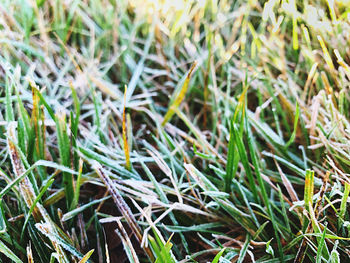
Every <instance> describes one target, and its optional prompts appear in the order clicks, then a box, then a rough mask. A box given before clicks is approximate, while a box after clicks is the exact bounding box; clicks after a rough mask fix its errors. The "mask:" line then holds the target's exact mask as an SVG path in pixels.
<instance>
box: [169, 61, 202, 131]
mask: <svg viewBox="0 0 350 263" xmlns="http://www.w3.org/2000/svg"><path fill="white" fill-rule="evenodd" d="M196 65H197V62H194V63H193V64H192V66H191V68H190V70H189V71H188V73H187V76H186V79H185V82H184V84H183V85H182V88H181V90H180V92H179V95H178V96H177V97H176V98H175V100H174V102H173V103H172V104H171V105H170V106H169V109H168V111H167V113H166V114H165V116H164V119H163V122H162V126H164V125H165V124H166V123H167V122H168V121H170V119H171V118H172V116H173V115H174V113H175V111H174V109H175V108H178V107H179V106H180V104H181V102H182V101H183V99H184V98H185V95H186V92H187V90H188V86H189V83H190V80H191V76H192V72H193V70H194V68H195V67H196Z"/></svg>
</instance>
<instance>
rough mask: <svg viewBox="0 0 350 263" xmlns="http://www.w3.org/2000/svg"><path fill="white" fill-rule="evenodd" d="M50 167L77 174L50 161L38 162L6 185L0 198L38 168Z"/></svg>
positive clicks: (0, 193)
mask: <svg viewBox="0 0 350 263" xmlns="http://www.w3.org/2000/svg"><path fill="white" fill-rule="evenodd" d="M41 165H42V166H45V167H51V168H54V169H58V170H61V171H64V172H68V173H71V174H77V173H76V172H75V171H73V170H71V169H69V168H67V167H65V166H63V165H59V164H56V163H54V162H50V161H44V160H39V161H37V162H35V163H34V164H33V165H32V166H30V167H29V168H28V169H27V170H26V171H25V172H24V173H22V174H20V175H19V176H17V177H16V178H15V179H14V180H13V181H12V182H11V183H9V184H7V185H6V187H5V188H3V189H2V190H1V192H0V198H2V197H3V196H4V195H5V194H6V193H7V192H8V191H10V190H11V189H12V188H13V187H14V186H15V185H17V184H18V183H19V182H20V181H21V180H22V179H23V178H25V177H26V176H27V175H29V174H30V173H31V172H32V171H33V170H34V169H35V168H36V167H38V166H41Z"/></svg>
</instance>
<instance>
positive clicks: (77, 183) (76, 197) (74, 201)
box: [71, 159, 83, 209]
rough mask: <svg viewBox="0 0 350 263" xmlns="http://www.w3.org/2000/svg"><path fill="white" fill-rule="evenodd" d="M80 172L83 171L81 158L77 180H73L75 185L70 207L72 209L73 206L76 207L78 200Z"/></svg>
mask: <svg viewBox="0 0 350 263" xmlns="http://www.w3.org/2000/svg"><path fill="white" fill-rule="evenodd" d="M82 173H83V160H82V159H79V173H78V177H77V181H76V182H75V186H74V198H73V202H72V207H71V209H74V207H77V205H78V202H79V195H80V186H81V184H82V180H81V176H82Z"/></svg>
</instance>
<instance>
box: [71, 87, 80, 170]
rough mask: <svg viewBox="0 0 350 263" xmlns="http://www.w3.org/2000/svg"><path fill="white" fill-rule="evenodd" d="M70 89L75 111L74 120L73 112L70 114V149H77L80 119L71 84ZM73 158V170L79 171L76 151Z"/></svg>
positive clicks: (75, 95)
mask: <svg viewBox="0 0 350 263" xmlns="http://www.w3.org/2000/svg"><path fill="white" fill-rule="evenodd" d="M70 88H71V92H72V98H73V102H74V109H75V118H73V112H71V133H72V135H71V139H72V147H73V148H76V147H77V138H78V127H79V118H80V102H79V98H78V95H77V92H76V90H75V88H74V87H73V84H72V83H70ZM73 156H74V160H73V162H74V168H75V169H79V160H78V153H77V151H74V152H73Z"/></svg>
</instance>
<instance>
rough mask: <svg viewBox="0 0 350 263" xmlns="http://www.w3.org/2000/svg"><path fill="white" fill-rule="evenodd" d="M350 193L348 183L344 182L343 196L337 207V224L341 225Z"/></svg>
mask: <svg viewBox="0 0 350 263" xmlns="http://www.w3.org/2000/svg"><path fill="white" fill-rule="evenodd" d="M349 193H350V184H349V183H347V182H345V189H344V193H343V197H342V199H341V203H340V209H339V219H338V225H339V226H340V225H341V221H343V222H344V221H345V212H346V203H347V202H348V198H349Z"/></svg>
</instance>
